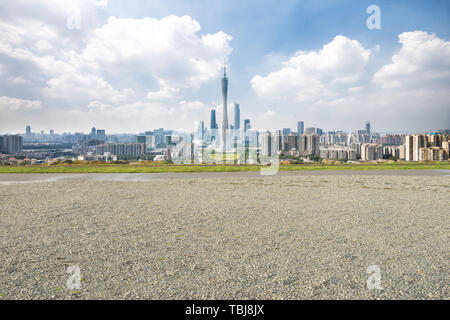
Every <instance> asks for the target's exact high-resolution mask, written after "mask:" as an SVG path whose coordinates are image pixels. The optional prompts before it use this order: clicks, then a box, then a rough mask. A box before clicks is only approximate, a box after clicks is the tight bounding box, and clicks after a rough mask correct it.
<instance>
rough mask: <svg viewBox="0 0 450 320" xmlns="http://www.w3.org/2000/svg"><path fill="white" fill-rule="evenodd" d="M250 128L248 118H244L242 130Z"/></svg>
mask: <svg viewBox="0 0 450 320" xmlns="http://www.w3.org/2000/svg"><path fill="white" fill-rule="evenodd" d="M251 128H252V126H251V124H250V119H245V120H244V131H247V130H249V129H251Z"/></svg>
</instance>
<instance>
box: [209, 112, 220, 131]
mask: <svg viewBox="0 0 450 320" xmlns="http://www.w3.org/2000/svg"><path fill="white" fill-rule="evenodd" d="M209 128H210V129H218V128H219V127H218V126H217V121H216V109H211V122H210V127H209Z"/></svg>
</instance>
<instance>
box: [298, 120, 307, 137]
mask: <svg viewBox="0 0 450 320" xmlns="http://www.w3.org/2000/svg"><path fill="white" fill-rule="evenodd" d="M304 131H305V124H304V122H303V121H297V135H299V136H301V135H302V134H303V132H304Z"/></svg>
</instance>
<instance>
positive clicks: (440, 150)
mask: <svg viewBox="0 0 450 320" xmlns="http://www.w3.org/2000/svg"><path fill="white" fill-rule="evenodd" d="M449 139H450V135H448V134H439V133H431V134H414V135H408V136H407V137H406V141H405V144H404V145H402V147H401V148H400V159H404V160H406V161H444V160H448V159H449Z"/></svg>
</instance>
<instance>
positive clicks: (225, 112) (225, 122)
mask: <svg viewBox="0 0 450 320" xmlns="http://www.w3.org/2000/svg"><path fill="white" fill-rule="evenodd" d="M227 94H228V78H227V67H226V65H225V64H224V66H223V78H222V98H223V115H222V148H223V152H224V153H225V151H226V150H227V143H226V142H227V131H228V108H227ZM223 156H224V159H225V154H224V155H223Z"/></svg>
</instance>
